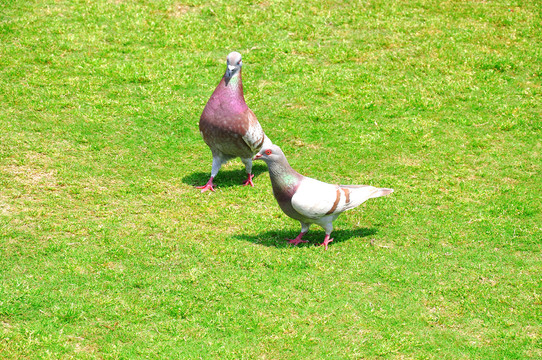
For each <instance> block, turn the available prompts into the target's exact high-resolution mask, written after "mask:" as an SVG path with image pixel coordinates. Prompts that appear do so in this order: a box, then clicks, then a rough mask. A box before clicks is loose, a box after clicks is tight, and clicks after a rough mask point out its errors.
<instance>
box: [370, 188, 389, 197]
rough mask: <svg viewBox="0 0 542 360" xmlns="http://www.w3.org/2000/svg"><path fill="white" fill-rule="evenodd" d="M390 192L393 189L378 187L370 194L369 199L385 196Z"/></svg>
mask: <svg viewBox="0 0 542 360" xmlns="http://www.w3.org/2000/svg"><path fill="white" fill-rule="evenodd" d="M392 192H393V189H388V188H379V189H377V190H376V191H375V192H374V193H372V194H371V197H370V199H372V198H377V197H381V196H386V195H389V194H391V193H392Z"/></svg>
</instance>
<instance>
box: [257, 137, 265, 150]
mask: <svg viewBox="0 0 542 360" xmlns="http://www.w3.org/2000/svg"><path fill="white" fill-rule="evenodd" d="M264 140H265V136H262V139H261V140H260V141H259V142H258V144H257V145H256V148H260V149H261V147H262V145H263V141H264Z"/></svg>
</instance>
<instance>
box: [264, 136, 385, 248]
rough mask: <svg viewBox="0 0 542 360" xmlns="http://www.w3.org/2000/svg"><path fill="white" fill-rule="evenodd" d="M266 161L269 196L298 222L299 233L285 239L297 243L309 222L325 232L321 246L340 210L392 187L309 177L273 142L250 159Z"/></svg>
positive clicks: (326, 243)
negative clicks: (270, 190)
mask: <svg viewBox="0 0 542 360" xmlns="http://www.w3.org/2000/svg"><path fill="white" fill-rule="evenodd" d="M256 159H261V160H264V161H265V162H266V163H267V167H268V169H269V176H270V177H271V185H272V186H273V195H275V199H277V202H278V203H279V206H280V208H281V209H282V211H284V213H285V214H286V215H288V216H289V217H291V218H292V219H295V220H298V221H299V222H300V223H301V233H299V235H298V236H297V237H296V238H295V239H288V241H289V242H290V243H291V244H294V245H297V244H299V243H302V242H307V241H306V240H301V238H302V237H303V235H305V234H306V233H307V231H309V227H310V225H311V224H318V225H320V226H321V227H323V228H324V230H325V231H326V236H325V238H324V242H323V243H322V244H321V245H324V248H325V249H326V250H327V245H328V244H329V243H330V242H331V241H333V239H330V238H329V235H330V234H331V231H333V221H334V220H335V219H336V218H337V217H338V216H339V215H340V214H341V213H342V212H344V211H346V210H349V209H353V208H355V207H356V206H359V205H361V204H362V203H363V202H365V201H366V200H368V199H371V198H376V197H380V196H384V195H388V194H391V193H392V192H393V189H386V188H376V187H373V186H369V185H332V184H327V183H325V182H322V181H318V180H315V179H311V178H309V177H306V176H303V175H301V174H299V173H298V172H297V171H295V170H294V169H293V168H292V167H291V166H290V164H288V160H287V159H286V156H284V153H283V152H282V150H281V149H280V148H279V147H278V146H276V145H273V144H270V145H267V144H266V146H263V147H262V149H261V150H260V151H259V152H258V154H256V156H255V157H254V160H256Z"/></svg>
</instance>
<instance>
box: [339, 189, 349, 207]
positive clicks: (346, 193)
mask: <svg viewBox="0 0 542 360" xmlns="http://www.w3.org/2000/svg"><path fill="white" fill-rule="evenodd" d="M341 190H342V191H344V195H345V196H346V201H345V204H348V203H349V202H350V190H348V189H347V188H341Z"/></svg>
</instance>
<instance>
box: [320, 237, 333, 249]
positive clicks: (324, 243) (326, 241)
mask: <svg viewBox="0 0 542 360" xmlns="http://www.w3.org/2000/svg"><path fill="white" fill-rule="evenodd" d="M332 241H333V239H330V238H329V234H326V237H325V238H324V242H323V243H321V244H320V246H322V245H323V246H324V250H327V244H329V243H330V242H332Z"/></svg>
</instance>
